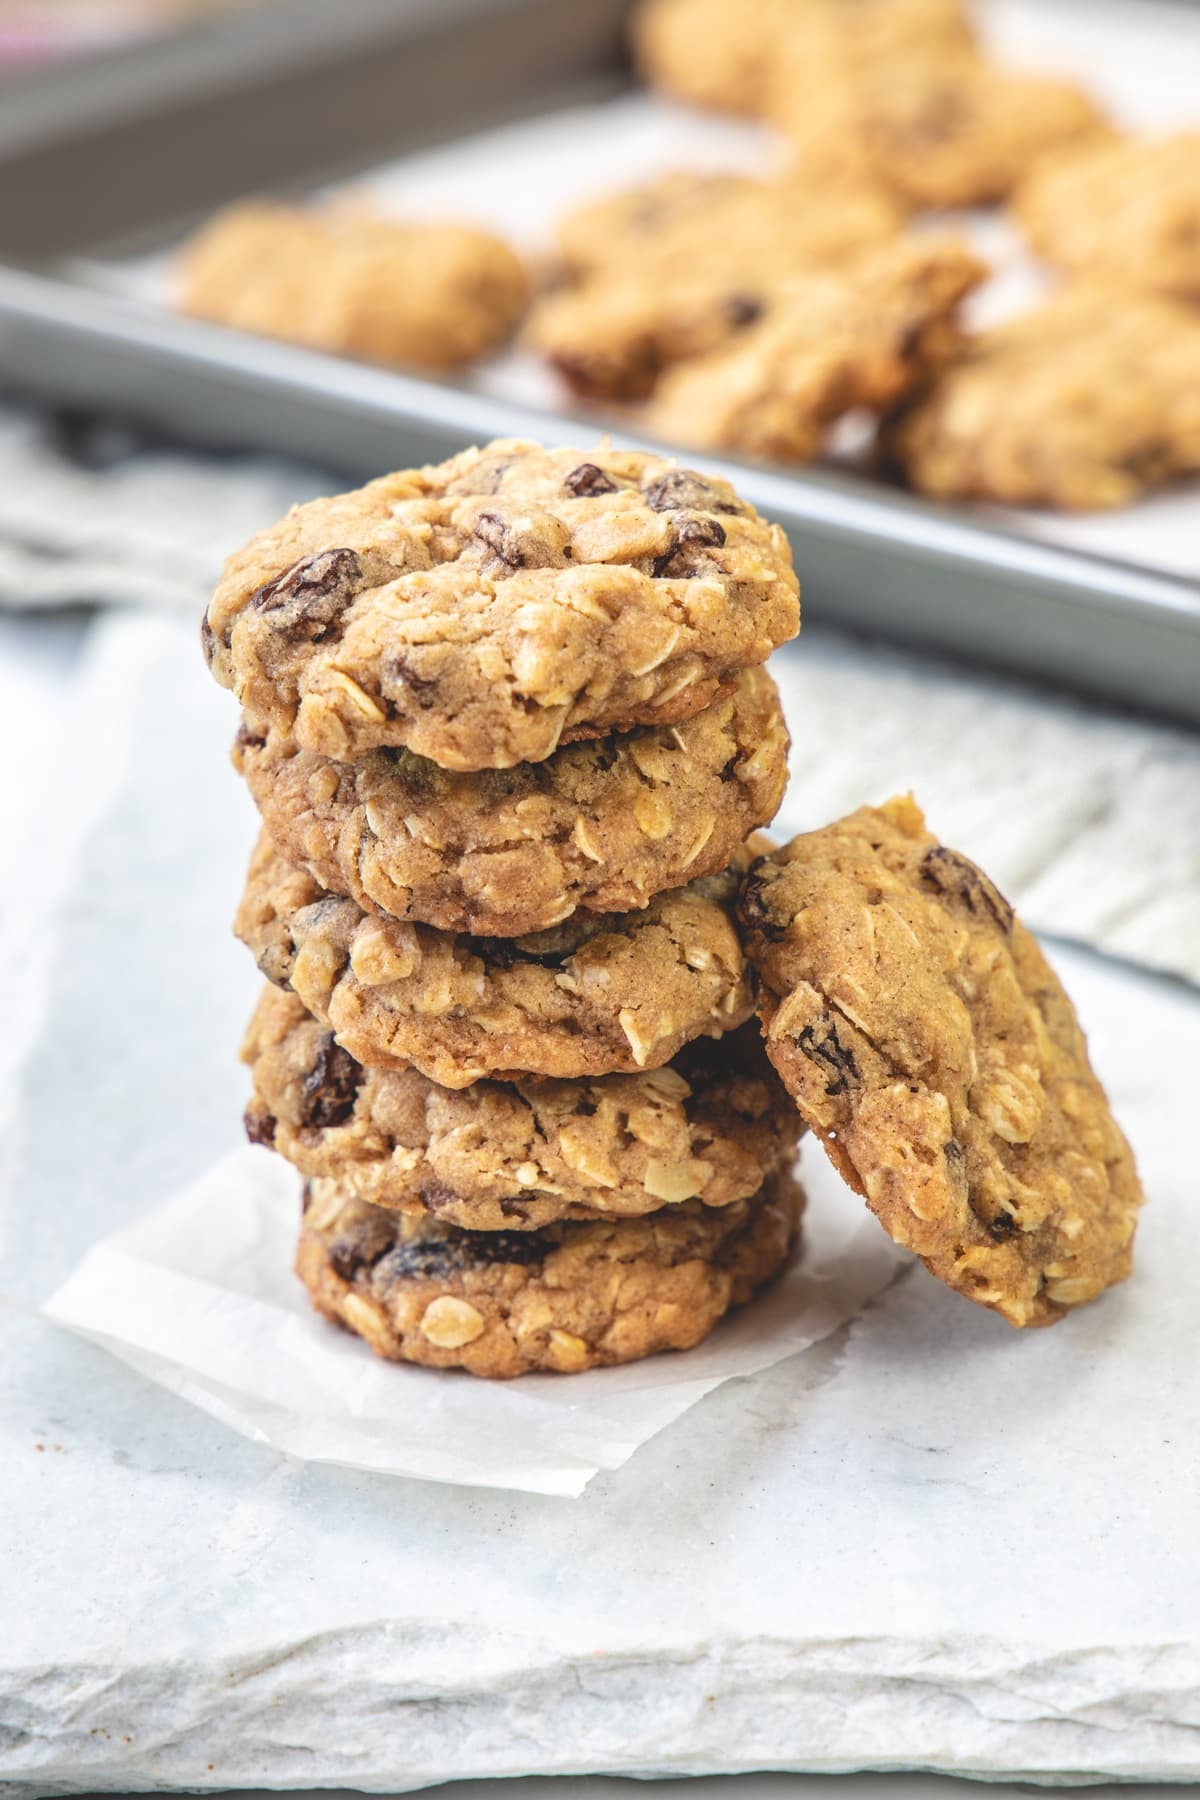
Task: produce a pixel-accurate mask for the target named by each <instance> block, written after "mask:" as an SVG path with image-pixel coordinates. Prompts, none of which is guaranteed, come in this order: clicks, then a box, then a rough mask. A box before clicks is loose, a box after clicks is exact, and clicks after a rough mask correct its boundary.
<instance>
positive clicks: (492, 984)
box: [235, 834, 753, 1088]
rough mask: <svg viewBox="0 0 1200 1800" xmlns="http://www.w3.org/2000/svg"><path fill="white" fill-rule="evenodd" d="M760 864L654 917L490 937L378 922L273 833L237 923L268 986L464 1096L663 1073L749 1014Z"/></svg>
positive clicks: (383, 1060)
mask: <svg viewBox="0 0 1200 1800" xmlns="http://www.w3.org/2000/svg"><path fill="white" fill-rule="evenodd" d="M751 842H752V843H753V840H751ZM749 860H750V858H749V855H748V854H747V853H746V851H744V850H740V851H739V853H738V855H737V857H735V859H734V861H733V863H732V864H731V865H730V867H729V868H727V869H725V870H723V871H722V872H720V873H718V874H715V875H709V876H705V877H701V878H699V879H697V880H695V881H693V882H691V883H689V884H688V886H686V887H682V888H673V889H671V890H670V891H669V892H666V893H663V894H659V895H657V896H656V897H655V898H654V899H653V900H651V901H650V903H649V905H648V906H647V907H645V909H644V910H640V911H637V912H629V913H616V914H601V915H598V916H597V915H594V914H586V913H581V914H578V915H576V917H575V918H573V919H571V920H569V921H568V922H567V923H566V924H564V925H560V926H556V927H554V928H552V929H551V930H549V931H545V932H539V933H534V934H530V935H527V936H525V937H520V938H515V939H513V938H480V937H471V936H459V935H456V934H454V933H451V932H446V931H438V930H436V929H434V928H433V927H431V926H428V925H418V924H411V923H407V922H403V921H400V920H397V919H385V918H380V917H378V916H376V915H374V914H370V913H364V912H363V910H362V908H361V907H359V906H358V905H357V904H356V902H355V901H353V900H349V899H345V898H342V897H339V896H337V895H330V894H327V893H325V892H324V891H323V890H322V889H321V888H320V887H319V885H318V884H317V883H316V882H315V881H314V880H313V879H312V877H311V876H310V875H308V874H307V873H306V872H305V871H304V870H302V869H298V868H297V867H296V866H295V864H293V863H289V862H288V861H287V859H286V858H285V857H282V856H280V855H279V853H278V852H277V851H276V850H275V849H274V848H273V846H272V845H271V843H270V840H269V839H268V838H267V837H266V836H265V834H264V836H263V837H262V839H260V842H259V845H258V847H257V849H256V851H255V853H254V858H253V860H252V862H251V866H250V874H249V879H248V881H247V886H246V892H245V896H244V898H243V900H242V903H241V906H240V907H239V909H238V914H237V919H236V922H235V930H236V931H237V934H238V935H239V936H240V937H241V938H242V940H243V942H244V943H245V944H246V945H247V946H248V947H249V949H250V950H251V952H252V953H253V955H254V957H255V960H256V962H257V963H258V966H259V968H260V970H261V971H262V973H263V974H264V975H266V976H267V978H268V979H269V980H271V981H274V982H275V983H276V984H277V985H278V986H280V987H289V988H290V989H291V990H292V992H293V993H295V994H297V995H298V996H299V998H300V999H301V1000H302V1001H303V1003H304V1005H305V1006H306V1007H307V1008H308V1010H309V1011H310V1012H311V1013H313V1014H314V1015H315V1016H316V1017H317V1018H318V1019H320V1020H321V1021H322V1023H323V1024H325V1025H328V1026H329V1027H330V1028H331V1029H332V1030H333V1031H334V1032H335V1033H336V1034H337V1038H338V1041H339V1043H340V1044H342V1045H344V1047H345V1048H346V1049H347V1050H348V1051H349V1052H350V1053H351V1054H352V1055H353V1056H355V1057H356V1058H357V1059H358V1061H360V1062H363V1063H367V1064H369V1065H370V1066H372V1067H374V1068H388V1069H405V1068H417V1069H420V1070H421V1071H422V1073H423V1074H425V1075H427V1076H429V1077H430V1078H431V1079H432V1080H434V1081H438V1082H440V1083H441V1084H442V1086H443V1087H451V1088H462V1087H469V1086H470V1084H471V1083H472V1082H475V1081H479V1080H481V1079H482V1078H483V1077H484V1076H486V1075H495V1074H507V1073H508V1072H509V1071H511V1070H529V1071H532V1072H533V1073H535V1074H538V1075H553V1076H559V1077H567V1076H577V1075H606V1074H609V1073H612V1072H614V1071H616V1070H635V1069H646V1068H649V1069H653V1068H658V1067H659V1066H660V1065H661V1064H663V1063H665V1062H667V1061H669V1059H670V1058H671V1057H672V1056H673V1055H674V1054H675V1052H676V1051H677V1050H679V1049H680V1048H681V1047H682V1046H683V1045H684V1044H685V1043H688V1042H689V1041H690V1040H691V1039H692V1038H696V1037H702V1036H707V1037H719V1036H720V1035H721V1034H722V1033H723V1032H725V1031H731V1030H733V1029H735V1028H736V1027H737V1026H738V1025H740V1024H742V1023H743V1022H744V1021H745V1020H746V1019H748V1018H749V1017H750V1014H751V1012H752V1010H753V987H752V982H751V976H750V971H749V968H748V965H747V964H746V961H745V958H744V956H743V953H742V947H741V943H740V940H739V937H738V931H737V926H736V923H735V921H734V917H733V905H734V901H735V899H736V896H737V890H738V887H739V885H740V882H741V877H742V875H743V874H744V872H745V869H746V866H747V864H748V862H749Z"/></svg>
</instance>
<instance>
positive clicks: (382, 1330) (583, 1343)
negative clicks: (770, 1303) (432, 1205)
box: [296, 1173, 803, 1377]
mask: <svg viewBox="0 0 1200 1800" xmlns="http://www.w3.org/2000/svg"><path fill="white" fill-rule="evenodd" d="M802 1207H803V1195H802V1193H801V1191H800V1188H799V1186H798V1185H797V1183H796V1182H795V1181H794V1179H793V1178H792V1177H791V1175H790V1174H782V1173H781V1174H779V1175H776V1176H773V1177H772V1178H771V1179H770V1181H769V1182H768V1183H767V1184H766V1186H765V1187H764V1189H763V1191H762V1192H761V1193H760V1194H757V1195H755V1196H754V1197H753V1198H752V1199H749V1200H737V1201H734V1202H733V1203H732V1204H730V1205H729V1206H724V1207H715V1208H714V1207H708V1206H702V1205H701V1204H700V1203H699V1202H697V1201H687V1202H684V1203H683V1204H682V1205H679V1206H670V1207H666V1208H664V1209H663V1210H662V1211H660V1212H655V1213H650V1214H648V1215H647V1216H646V1217H645V1218H640V1219H612V1220H609V1219H605V1220H595V1221H567V1222H564V1223H562V1224H559V1225H549V1226H545V1227H543V1229H541V1230H540V1231H462V1230H460V1229H459V1228H458V1227H457V1226H454V1225H446V1224H443V1223H442V1222H441V1221H440V1220H437V1219H411V1218H407V1217H406V1216H405V1215H404V1214H402V1213H396V1212H385V1211H384V1210H383V1209H382V1208H381V1207H377V1206H368V1205H366V1204H364V1203H363V1202H362V1201H357V1200H351V1199H349V1198H348V1197H347V1196H346V1195H345V1194H344V1193H343V1192H342V1190H341V1189H340V1188H339V1186H338V1184H337V1183H336V1182H332V1181H317V1182H312V1183H310V1184H309V1186H308V1189H307V1191H306V1195H305V1212H304V1218H303V1221H302V1224H301V1229H300V1246H299V1251H298V1253H297V1259H296V1272H297V1274H298V1275H299V1276H300V1279H301V1280H302V1281H303V1282H304V1284H305V1286H306V1287H307V1288H308V1291H309V1295H310V1297H311V1299H312V1302H313V1305H314V1306H315V1307H316V1308H317V1310H318V1312H321V1313H324V1314H325V1316H326V1317H327V1318H329V1319H332V1320H334V1321H335V1322H336V1323H338V1324H340V1325H344V1326H345V1327H346V1328H347V1329H348V1330H350V1331H353V1332H355V1333H357V1335H358V1336H359V1337H362V1338H364V1339H365V1340H366V1342H367V1343H368V1344H369V1345H370V1347H371V1349H372V1350H373V1351H374V1352H375V1354H376V1355H377V1356H383V1357H388V1358H390V1359H392V1360H394V1361H399V1362H414V1363H424V1364H427V1365H428V1366H430V1367H433V1368H438V1369H453V1368H460V1369H467V1370H469V1371H470V1373H471V1374H473V1375H487V1376H496V1377H507V1376H513V1375H523V1374H527V1373H530V1372H532V1371H535V1370H546V1371H553V1372H557V1373H570V1372H574V1371H578V1370H581V1369H590V1368H598V1367H602V1366H606V1365H611V1364H614V1363H625V1362H634V1361H636V1360H637V1359H639V1358H640V1357H644V1356H653V1355H656V1354H657V1353H658V1352H659V1351H660V1350H687V1349H690V1348H691V1347H692V1345H694V1344H698V1343H699V1342H700V1340H701V1338H703V1337H706V1336H707V1334H708V1333H709V1332H710V1331H711V1330H712V1327H713V1326H714V1325H715V1324H716V1322H717V1320H718V1319H720V1318H721V1317H722V1316H723V1315H724V1314H725V1313H726V1312H728V1311H729V1309H730V1308H731V1307H734V1306H741V1305H742V1304H743V1303H744V1302H745V1301H747V1300H749V1298H750V1297H751V1295H752V1294H753V1293H754V1292H755V1290H756V1289H757V1288H759V1287H761V1286H762V1285H763V1284H764V1283H765V1282H767V1281H769V1280H770V1279H771V1277H772V1276H773V1275H776V1274H778V1272H779V1271H780V1269H782V1267H783V1266H784V1264H785V1263H786V1262H787V1260H788V1258H789V1256H790V1254H791V1252H792V1250H793V1247H794V1245H795V1243H796V1239H797V1236H798V1229H799V1220H800V1213H801V1209H802Z"/></svg>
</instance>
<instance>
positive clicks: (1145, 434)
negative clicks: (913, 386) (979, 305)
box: [884, 282, 1200, 511]
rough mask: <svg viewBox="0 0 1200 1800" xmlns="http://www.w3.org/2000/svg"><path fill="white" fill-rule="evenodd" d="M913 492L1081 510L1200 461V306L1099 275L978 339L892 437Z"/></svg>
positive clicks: (1121, 501) (1132, 494)
mask: <svg viewBox="0 0 1200 1800" xmlns="http://www.w3.org/2000/svg"><path fill="white" fill-rule="evenodd" d="M884 448H885V454H886V457H887V458H888V459H889V460H890V461H891V462H892V463H893V464H894V465H895V466H896V467H897V468H898V469H899V471H900V472H901V473H902V474H903V475H904V476H905V477H906V479H907V480H908V481H909V482H910V483H911V484H912V485H913V487H916V488H919V489H921V491H922V492H924V493H927V494H933V495H935V496H937V497H938V498H939V499H940V498H948V499H975V500H998V501H1004V502H1007V503H1008V504H1009V505H1012V506H1053V507H1061V508H1063V509H1068V510H1074V511H1088V510H1092V509H1096V508H1102V507H1113V506H1124V505H1127V504H1128V503H1129V502H1130V501H1132V500H1136V499H1137V498H1138V496H1139V495H1140V494H1143V493H1147V492H1149V491H1150V490H1151V489H1153V488H1157V487H1161V486H1163V485H1165V484H1166V483H1167V482H1168V481H1170V480H1172V479H1173V478H1175V477H1178V476H1181V475H1186V474H1193V473H1195V472H1196V471H1197V470H1198V469H1200V314H1197V313H1196V312H1195V311H1194V309H1192V308H1189V307H1184V306H1182V305H1178V304H1176V303H1173V302H1171V301H1169V300H1164V299H1160V298H1159V297H1157V296H1156V295H1152V294H1136V293H1133V292H1131V291H1130V290H1128V289H1124V290H1122V289H1118V288H1116V287H1110V286H1105V285H1102V284H1099V283H1094V282H1093V283H1084V282H1078V283H1075V284H1073V285H1071V286H1069V287H1066V288H1063V289H1062V290H1060V291H1059V292H1058V293H1057V294H1055V295H1053V296H1052V297H1051V298H1050V300H1048V301H1047V302H1046V303H1045V304H1044V305H1042V306H1040V307H1038V308H1037V309H1036V311H1034V312H1030V313H1026V314H1025V315H1024V316H1023V317H1021V318H1019V319H1014V320H1013V321H1012V322H1011V323H1010V324H1007V325H1002V326H998V327H997V328H996V329H994V330H992V331H986V332H982V333H980V334H979V335H978V336H976V337H974V338H971V339H969V340H968V342H967V346H966V349H965V351H964V353H963V355H962V356H961V357H960V358H959V359H958V360H957V361H955V362H954V363H952V364H951V365H950V366H949V367H948V368H946V369H945V370H944V372H943V373H942V374H941V376H940V377H939V378H938V379H937V380H936V381H935V382H934V384H933V386H932V387H931V388H930V390H929V391H928V393H925V394H921V395H918V396H917V397H916V399H915V400H914V401H913V403H912V405H911V406H909V407H908V408H906V409H903V410H902V411H901V412H900V414H899V416H898V418H896V419H895V420H894V421H893V422H892V423H891V425H890V426H889V428H888V429H887V431H886V432H885V434H884Z"/></svg>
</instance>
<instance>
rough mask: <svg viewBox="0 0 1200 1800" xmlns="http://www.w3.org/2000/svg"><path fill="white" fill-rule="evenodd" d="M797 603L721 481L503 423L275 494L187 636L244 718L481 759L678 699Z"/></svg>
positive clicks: (307, 735) (762, 650)
mask: <svg viewBox="0 0 1200 1800" xmlns="http://www.w3.org/2000/svg"><path fill="white" fill-rule="evenodd" d="M799 622H800V615H799V590H798V586H797V582H796V577H795V574H794V572H793V569H792V562H791V556H790V553H789V551H788V546H787V540H786V539H785V537H784V535H783V532H782V531H781V530H780V528H779V527H778V526H777V525H769V524H767V523H766V521H765V520H763V519H761V518H760V517H759V516H758V514H757V513H756V512H755V511H754V509H753V507H751V506H748V505H746V504H745V503H744V502H743V501H741V500H739V499H738V497H737V495H736V494H735V493H734V491H733V489H732V488H731V487H730V486H729V484H728V483H727V482H725V481H722V480H720V479H719V478H717V477H709V476H700V475H698V474H695V473H694V472H692V471H689V470H686V469H680V468H678V467H677V466H676V465H675V463H673V462H671V461H669V460H667V459H666V458H663V457H658V456H649V455H643V454H641V453H638V452H634V451H617V450H612V449H609V448H607V447H601V448H598V449H595V450H592V451H589V452H587V453H586V454H585V453H583V452H580V451H573V450H543V449H541V448H540V447H538V446H536V445H533V444H527V443H521V442H517V441H515V440H513V441H499V442H496V443H493V444H490V445H488V446H487V447H486V448H485V449H482V450H468V451H464V452H463V454H462V455H460V456H457V457H454V458H452V459H451V460H450V461H449V462H446V463H442V464H440V465H438V466H437V467H433V468H425V469H410V470H407V471H404V472H402V473H399V474H396V475H387V476H384V477H383V478H382V479H381V480H379V481H373V482H371V483H369V484H368V485H367V486H366V487H364V488H360V489H358V490H356V491H355V492H353V493H349V494H342V495H339V496H337V497H335V498H333V499H328V500H316V501H313V502H311V503H310V504H309V505H307V506H302V507H298V508H296V509H294V510H293V511H292V512H290V513H289V514H288V515H287V517H286V518H284V519H283V520H281V521H280V523H279V524H277V525H275V526H273V527H272V528H271V529H270V530H269V531H266V532H262V533H260V535H259V536H258V537H256V538H253V539H252V540H251V542H250V543H249V544H248V545H247V546H246V548H245V549H244V550H242V551H240V552H239V553H238V554H237V555H235V556H233V557H231V558H230V559H229V561H228V563H227V564H226V568H225V574H224V577H223V579H222V581H221V583H220V585H219V586H218V588H217V591H216V594H215V595H214V597H213V600H212V602H211V604H210V606H209V609H208V613H207V616H206V618H205V621H204V624H203V627H202V632H201V637H202V643H203V646H204V651H205V655H206V657H207V659H208V662H209V666H210V668H211V669H212V672H213V674H214V675H215V676H216V679H217V680H218V681H219V682H221V683H222V685H223V686H225V687H230V688H232V689H233V691H234V692H235V693H236V695H237V697H238V699H239V700H240V701H241V702H242V705H243V707H244V709H245V711H246V714H247V717H248V719H249V721H250V722H251V724H252V725H253V726H254V727H255V728H256V729H257V728H265V727H268V726H273V727H274V728H275V729H276V730H277V731H282V732H284V733H287V734H291V735H292V736H294V738H295V740H296V742H297V744H299V745H300V746H301V747H302V748H303V749H306V750H311V751H315V752H317V753H318V754H322V755H327V756H332V757H338V758H348V757H357V756H362V755H363V754H365V753H366V752H367V751H369V750H373V749H379V748H393V749H398V748H402V747H407V748H408V749H411V750H413V751H414V752H416V753H418V754H419V755H421V756H425V757H428V758H430V759H431V760H432V761H433V762H435V763H438V764H440V765H441V766H442V767H444V768H451V769H458V770H479V769H488V768H510V767H512V766H513V765H514V764H517V763H524V762H536V761H541V760H542V759H543V758H545V757H547V756H550V755H552V754H553V752H554V751H555V750H556V749H557V748H558V746H559V744H560V743H567V742H570V741H571V740H573V739H576V738H590V737H596V736H600V735H601V734H603V733H606V732H611V731H615V730H618V729H623V728H626V727H631V726H633V725H637V724H647V725H653V724H673V723H676V722H678V721H680V720H683V719H688V718H691V717H692V716H693V715H694V714H695V713H697V712H700V711H701V710H702V709H703V708H704V707H706V706H711V705H712V704H713V702H714V701H715V700H717V699H718V698H719V697H720V696H721V695H722V694H723V693H725V692H726V691H727V690H728V689H729V687H730V684H731V682H732V681H733V678H734V676H735V675H736V673H737V671H739V670H740V669H743V668H745V667H748V666H749V665H752V664H757V663H761V662H763V661H764V660H765V659H766V657H767V656H768V655H769V654H770V652H771V651H772V650H773V649H774V648H775V647H776V646H777V645H778V644H781V643H784V642H785V641H786V640H787V639H788V638H790V637H794V636H795V634H796V632H797V630H798V629H799Z"/></svg>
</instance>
